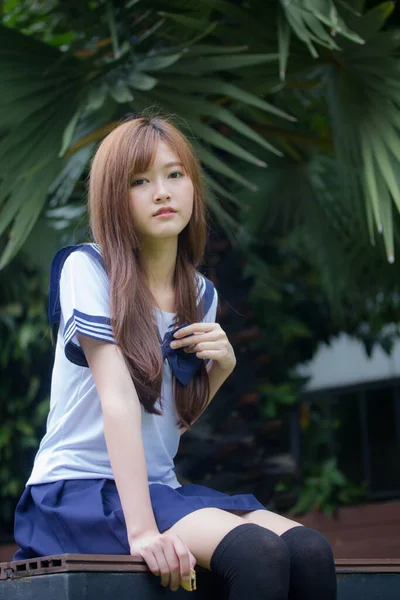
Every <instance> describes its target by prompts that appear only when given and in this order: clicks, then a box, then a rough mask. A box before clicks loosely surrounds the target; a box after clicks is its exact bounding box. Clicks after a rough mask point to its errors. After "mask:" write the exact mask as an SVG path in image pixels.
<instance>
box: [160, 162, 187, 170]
mask: <svg viewBox="0 0 400 600" xmlns="http://www.w3.org/2000/svg"><path fill="white" fill-rule="evenodd" d="M169 167H183V163H181V162H179V161H173V162H169V163H166V164H165V165H164V169H168V168H169Z"/></svg>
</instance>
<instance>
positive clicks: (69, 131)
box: [58, 105, 83, 156]
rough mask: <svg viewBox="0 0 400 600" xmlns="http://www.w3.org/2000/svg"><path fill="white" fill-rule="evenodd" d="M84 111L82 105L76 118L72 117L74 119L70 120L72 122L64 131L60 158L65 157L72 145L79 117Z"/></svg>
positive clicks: (76, 113)
mask: <svg viewBox="0 0 400 600" xmlns="http://www.w3.org/2000/svg"><path fill="white" fill-rule="evenodd" d="M82 110H83V106H82V105H80V106H78V108H77V110H76V112H75V114H74V116H73V117H72V119H71V120H70V122H69V123H68V125H67V126H66V128H65V129H64V133H63V137H62V143H61V149H60V152H59V154H58V156H64V154H65V152H66V151H67V150H68V148H69V146H70V144H71V141H72V138H73V136H74V133H75V129H76V126H77V124H78V121H79V117H80V116H81V113H82Z"/></svg>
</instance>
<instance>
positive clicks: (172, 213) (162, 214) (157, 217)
mask: <svg viewBox="0 0 400 600" xmlns="http://www.w3.org/2000/svg"><path fill="white" fill-rule="evenodd" d="M174 215H176V213H175V212H172V211H170V212H163V213H160V214H159V215H154V216H155V217H156V219H161V218H163V217H164V218H166V217H173V216H174Z"/></svg>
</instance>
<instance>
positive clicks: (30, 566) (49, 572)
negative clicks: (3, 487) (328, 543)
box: [0, 554, 400, 600]
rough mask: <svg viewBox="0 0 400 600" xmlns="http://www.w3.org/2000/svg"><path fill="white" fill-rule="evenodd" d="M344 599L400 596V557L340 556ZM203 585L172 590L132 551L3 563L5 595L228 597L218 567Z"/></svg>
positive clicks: (113, 599)
mask: <svg viewBox="0 0 400 600" xmlns="http://www.w3.org/2000/svg"><path fill="white" fill-rule="evenodd" d="M336 570H337V577H338V600H399V599H400V559H364V560H354V559H337V560H336ZM196 572H197V591H195V592H186V591H185V590H183V589H182V588H179V590H178V591H177V592H172V591H171V590H170V589H169V588H163V587H162V586H161V585H160V579H159V578H158V577H155V576H154V575H153V574H152V573H150V572H149V570H148V568H147V566H146V564H145V563H143V561H141V560H135V559H134V558H133V557H132V556H114V555H113V556H109V555H97V554H96V555H94V554H93V555H91V554H62V555H59V556H47V557H42V558H38V559H33V560H29V561H14V562H4V563H0V598H1V600H37V599H39V600H128V599H129V600H156V599H158V598H164V599H166V598H176V599H179V598H188V596H187V594H188V593H191V594H192V595H193V596H194V597H195V598H198V599H199V600H200V599H201V600H206V599H207V600H217V599H218V600H227V597H228V595H227V589H226V587H225V586H224V585H223V582H221V581H220V580H219V578H217V577H216V576H215V575H214V574H213V573H211V572H210V571H208V570H206V569H202V568H201V567H196Z"/></svg>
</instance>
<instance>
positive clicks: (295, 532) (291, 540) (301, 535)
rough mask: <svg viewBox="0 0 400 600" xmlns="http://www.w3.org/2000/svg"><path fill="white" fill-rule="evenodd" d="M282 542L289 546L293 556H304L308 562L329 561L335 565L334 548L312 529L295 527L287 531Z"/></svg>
mask: <svg viewBox="0 0 400 600" xmlns="http://www.w3.org/2000/svg"><path fill="white" fill-rule="evenodd" d="M281 537H282V540H284V541H285V543H286V544H287V545H288V547H289V550H290V552H291V554H293V553H295V554H296V555H297V556H304V558H307V560H308V561H310V562H313V563H314V561H320V560H324V561H328V562H331V563H333V562H334V558H333V552H332V547H331V545H330V543H329V541H328V540H327V538H326V537H325V536H324V535H323V534H322V533H320V532H319V531H317V530H316V529H312V528H311V527H301V526H300V527H293V528H292V529H289V530H288V531H286V532H285V533H284V534H283V535H282V536H281ZM314 564H315V563H314Z"/></svg>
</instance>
